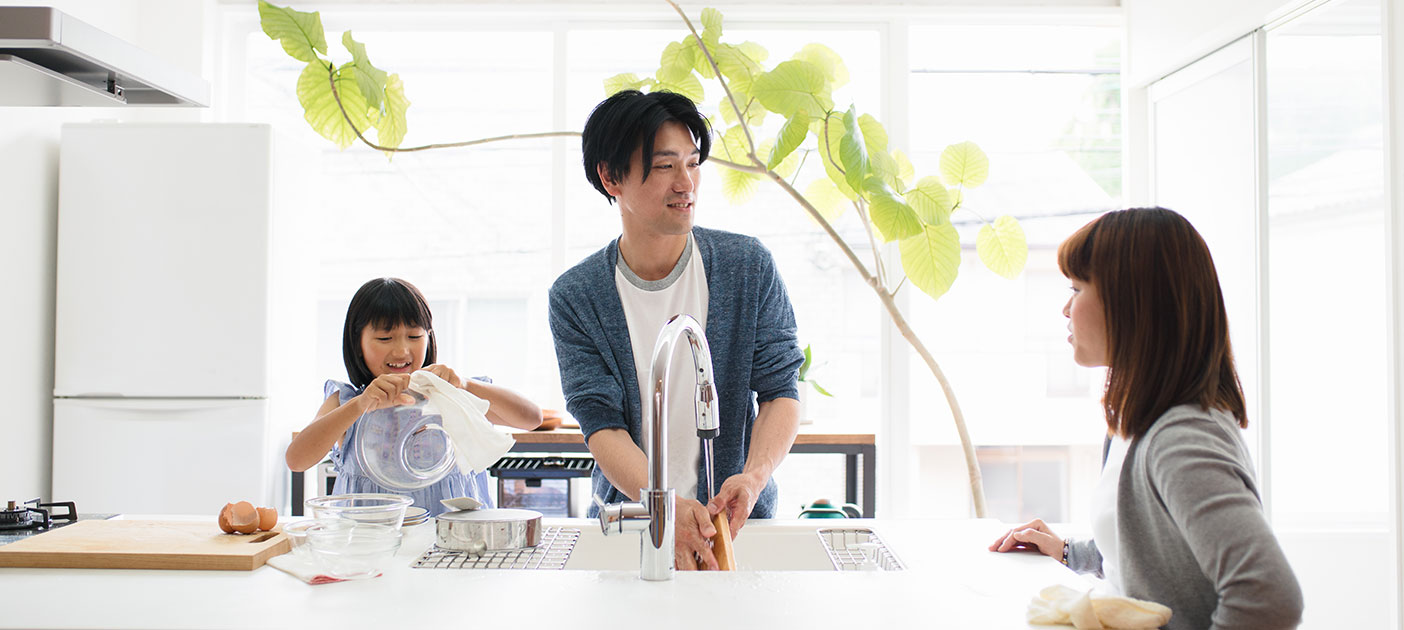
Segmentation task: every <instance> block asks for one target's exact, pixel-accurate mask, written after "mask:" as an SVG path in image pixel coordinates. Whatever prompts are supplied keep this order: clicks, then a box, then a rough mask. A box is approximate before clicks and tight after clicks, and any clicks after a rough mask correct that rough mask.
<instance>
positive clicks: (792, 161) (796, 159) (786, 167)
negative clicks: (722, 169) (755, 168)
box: [748, 138, 800, 179]
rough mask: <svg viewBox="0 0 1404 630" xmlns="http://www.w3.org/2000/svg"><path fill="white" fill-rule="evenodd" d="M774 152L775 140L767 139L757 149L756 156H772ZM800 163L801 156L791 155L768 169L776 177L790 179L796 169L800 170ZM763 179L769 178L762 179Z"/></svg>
mask: <svg viewBox="0 0 1404 630" xmlns="http://www.w3.org/2000/svg"><path fill="white" fill-rule="evenodd" d="M774 152H775V138H766V139H765V140H762V141H761V143H760V145H758V146H757V147H756V155H772V154H773V153H774ZM748 159H749V158H748ZM799 163H800V154H799V153H791V154H789V155H787V156H785V159H783V160H780V163H779V164H776V165H775V166H767V167H766V168H767V169H770V170H772V171H774V172H775V174H776V175H779V176H780V177H783V178H787V179H788V178H789V177H790V176H791V175H794V174H795V169H797V168H799ZM762 179H768V178H765V177H762Z"/></svg>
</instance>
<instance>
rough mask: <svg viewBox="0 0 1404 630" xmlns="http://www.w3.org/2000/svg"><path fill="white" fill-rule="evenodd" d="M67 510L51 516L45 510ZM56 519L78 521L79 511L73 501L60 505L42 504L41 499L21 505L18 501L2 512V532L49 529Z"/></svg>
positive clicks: (0, 512)
mask: <svg viewBox="0 0 1404 630" xmlns="http://www.w3.org/2000/svg"><path fill="white" fill-rule="evenodd" d="M58 507H61V508H66V509H67V510H68V511H67V512H66V513H63V514H54V515H50V510H48V509H45V508H58ZM54 519H58V520H61V521H70V522H72V521H77V520H78V510H77V508H75V507H74V506H73V502H72V501H65V502H58V503H40V502H39V499H30V500H28V501H25V502H24V503H23V504H20V503H19V502H17V501H9V502H8V503H7V505H6V507H5V509H4V510H0V531H3V530H17V529H49V528H50V527H53V526H54Z"/></svg>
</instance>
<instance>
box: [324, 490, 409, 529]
mask: <svg viewBox="0 0 1404 630" xmlns="http://www.w3.org/2000/svg"><path fill="white" fill-rule="evenodd" d="M410 503H413V500H412V499H410V498H409V497H406V496H400V495H398V494H374V493H352V494H333V495H330V496H325V497H313V498H311V499H308V500H307V501H306V505H307V508H308V509H309V510H311V511H312V515H313V516H314V517H316V518H319V519H321V518H344V519H348V520H351V521H355V522H356V524H358V525H361V524H369V525H384V526H386V527H390V528H392V529H394V530H395V531H397V532H398V531H399V530H400V526H401V525H403V524H404V521H405V508H408V507H409V505H410Z"/></svg>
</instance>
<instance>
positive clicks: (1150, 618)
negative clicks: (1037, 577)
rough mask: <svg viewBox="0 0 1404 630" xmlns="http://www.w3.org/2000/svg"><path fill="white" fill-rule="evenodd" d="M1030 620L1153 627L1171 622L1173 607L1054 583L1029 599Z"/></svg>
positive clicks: (1092, 627)
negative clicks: (1102, 594) (1095, 594)
mask: <svg viewBox="0 0 1404 630" xmlns="http://www.w3.org/2000/svg"><path fill="white" fill-rule="evenodd" d="M1028 621H1029V623H1034V624H1047V625H1065V626H1067V625H1070V626H1072V627H1074V628H1077V630H1103V629H1105V630H1152V629H1154V628H1159V627H1161V626H1163V625H1165V624H1167V623H1170V609H1169V608H1166V607H1165V606H1162V605H1160V604H1157V603H1155V602H1148V601H1145V600H1140V599H1132V598H1130V597H1116V596H1105V597H1104V596H1101V595H1097V596H1093V595H1092V591H1091V590H1090V589H1089V590H1087V591H1085V592H1084V591H1079V590H1077V589H1074V588H1070V587H1067V586H1063V585H1054V586H1050V587H1048V588H1045V589H1043V590H1041V591H1039V592H1038V597H1035V598H1033V601H1030V602H1029V612H1028Z"/></svg>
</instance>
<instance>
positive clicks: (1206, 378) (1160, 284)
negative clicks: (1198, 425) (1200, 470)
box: [1058, 208, 1248, 438]
mask: <svg viewBox="0 0 1404 630" xmlns="http://www.w3.org/2000/svg"><path fill="white" fill-rule="evenodd" d="M1058 268H1059V269H1061V270H1062V272H1063V275H1065V276H1067V277H1069V278H1073V279H1076V280H1080V281H1083V282H1086V283H1089V284H1091V285H1092V287H1093V288H1094V289H1095V290H1096V291H1097V294H1098V296H1100V297H1101V300H1102V312H1103V315H1104V316H1105V318H1106V323H1107V355H1108V356H1107V383H1106V392H1105V393H1104V395H1103V396H1102V408H1103V410H1104V411H1105V412H1106V416H1107V427H1108V428H1110V429H1111V431H1112V433H1115V434H1117V435H1120V436H1123V437H1127V438H1135V437H1140V436H1142V435H1145V433H1146V431H1147V430H1149V429H1150V427H1151V425H1152V424H1154V423H1155V421H1156V419H1158V418H1159V417H1160V416H1161V414H1163V413H1165V412H1166V411H1168V410H1169V409H1170V408H1171V407H1174V406H1176V405H1182V404H1195V405H1199V406H1200V407H1203V408H1205V409H1211V408H1217V409H1221V410H1223V411H1225V412H1228V413H1229V414H1232V415H1233V417H1234V418H1236V419H1237V420H1238V424H1239V426H1241V427H1245V428H1246V427H1247V426H1248V415H1247V412H1246V411H1245V409H1244V402H1243V387H1242V385H1241V384H1240V383H1239V380H1238V372H1237V370H1235V369H1234V367H1233V349H1232V348H1231V347H1230V344H1229V333H1228V314H1227V311H1225V310H1224V296H1223V291H1222V290H1221V289H1220V288H1219V275H1218V273H1217V272H1215V270H1214V259H1213V258H1212V257H1211V256H1210V255H1209V247H1208V246H1207V245H1205V244H1204V239H1203V238H1201V237H1200V236H1199V232H1196V231H1195V229H1194V226H1192V225H1190V223H1189V221H1186V220H1185V218H1184V217H1182V216H1180V215H1179V214H1177V213H1176V212H1174V211H1172V210H1167V209H1165V208H1131V209H1129V210H1117V211H1114V212H1108V213H1107V214H1104V215H1102V216H1101V217H1098V218H1097V220H1095V221H1093V222H1091V223H1088V224H1087V225H1085V226H1083V227H1082V229H1080V230H1078V231H1077V232H1076V233H1074V234H1073V235H1072V236H1070V237H1068V239H1067V240H1066V241H1063V244H1062V245H1060V246H1059V247H1058Z"/></svg>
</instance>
